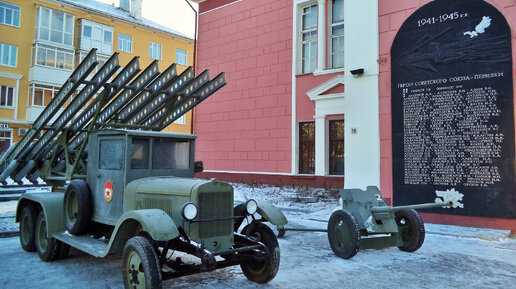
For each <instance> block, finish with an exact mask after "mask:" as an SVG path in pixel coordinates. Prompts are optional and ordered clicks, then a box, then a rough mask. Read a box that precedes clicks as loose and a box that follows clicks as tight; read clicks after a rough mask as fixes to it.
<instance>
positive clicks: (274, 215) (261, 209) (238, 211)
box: [233, 200, 288, 231]
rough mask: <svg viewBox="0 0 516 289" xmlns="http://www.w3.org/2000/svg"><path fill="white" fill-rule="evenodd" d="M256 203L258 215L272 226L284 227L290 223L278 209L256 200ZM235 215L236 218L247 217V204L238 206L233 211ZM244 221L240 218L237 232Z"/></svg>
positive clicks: (236, 224) (236, 223) (236, 227)
mask: <svg viewBox="0 0 516 289" xmlns="http://www.w3.org/2000/svg"><path fill="white" fill-rule="evenodd" d="M256 203H257V204H258V210H257V213H258V214H259V215H260V216H262V217H263V218H264V219H265V220H267V221H269V222H270V223H271V224H273V225H275V226H284V225H286V224H287V223H288V221H287V218H286V217H285V215H283V213H282V212H281V210H280V209H279V208H278V207H276V206H274V205H273V204H270V203H268V202H264V201H257V200H256ZM233 214H234V216H235V217H236V216H243V215H245V214H246V212H245V204H239V205H237V206H236V207H235V209H234V211H233ZM243 220H244V219H243V218H240V219H238V220H237V221H236V222H235V231H236V230H238V228H239V227H240V225H241V224H242V222H243Z"/></svg>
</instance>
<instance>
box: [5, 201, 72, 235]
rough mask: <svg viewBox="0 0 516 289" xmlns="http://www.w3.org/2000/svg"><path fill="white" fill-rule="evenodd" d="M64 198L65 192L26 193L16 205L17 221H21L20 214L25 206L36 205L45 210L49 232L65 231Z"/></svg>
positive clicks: (37, 207) (39, 209)
mask: <svg viewBox="0 0 516 289" xmlns="http://www.w3.org/2000/svg"><path fill="white" fill-rule="evenodd" d="M63 198H64V194H63V193H59V192H55V193H25V194H23V195H22V196H21V197H20V199H19V200H18V204H17V206H16V217H15V220H16V222H19V221H20V219H19V218H20V214H21V212H22V210H23V207H24V206H27V205H35V206H36V209H37V210H38V211H41V210H43V212H44V214H45V220H46V225H47V234H48V235H49V236H51V235H53V234H54V233H59V232H63V231H65V230H66V229H65V226H64V219H63Z"/></svg>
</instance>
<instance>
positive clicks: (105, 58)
mask: <svg viewBox="0 0 516 289" xmlns="http://www.w3.org/2000/svg"><path fill="white" fill-rule="evenodd" d="M87 55H88V52H84V51H81V52H79V63H81V62H82V61H83V60H84V58H86V56H87ZM108 59H109V57H108V56H104V55H97V62H98V64H97V66H95V68H93V70H92V71H91V72H90V74H95V73H97V72H98V71H99V70H100V69H101V68H102V66H104V64H105V63H106V61H108ZM121 70H122V68H120V69H119V71H118V72H120V71H121Z"/></svg>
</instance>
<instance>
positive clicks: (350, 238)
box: [328, 210, 360, 259]
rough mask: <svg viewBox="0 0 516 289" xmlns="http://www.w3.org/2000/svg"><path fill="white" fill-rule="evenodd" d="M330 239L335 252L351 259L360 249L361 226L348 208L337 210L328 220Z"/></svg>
mask: <svg viewBox="0 0 516 289" xmlns="http://www.w3.org/2000/svg"><path fill="white" fill-rule="evenodd" d="M328 241H329V242H330V247H331V249H332V250H333V253H335V255H337V256H338V257H340V258H343V259H349V258H351V257H353V256H355V255H356V254H357V252H358V250H359V249H360V228H359V227H358V222H357V219H356V218H355V217H354V216H353V215H352V214H351V213H349V212H348V211H346V210H338V211H335V212H334V213H333V214H332V215H331V217H330V220H329V221H328Z"/></svg>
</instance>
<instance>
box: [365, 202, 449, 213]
mask: <svg viewBox="0 0 516 289" xmlns="http://www.w3.org/2000/svg"><path fill="white" fill-rule="evenodd" d="M447 206H453V202H446V203H445V202H438V203H427V204H418V205H409V206H398V207H390V206H384V207H371V212H373V213H386V212H396V211H401V210H410V209H429V208H440V207H447Z"/></svg>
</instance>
